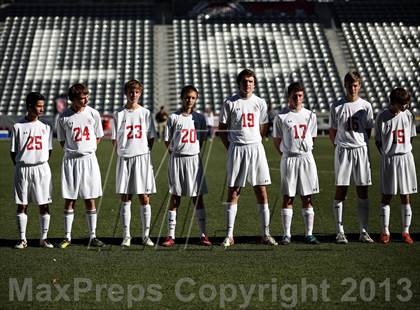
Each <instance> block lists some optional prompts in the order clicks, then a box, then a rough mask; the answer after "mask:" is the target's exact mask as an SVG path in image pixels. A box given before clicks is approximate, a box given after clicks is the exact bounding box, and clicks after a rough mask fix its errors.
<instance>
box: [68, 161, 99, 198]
mask: <svg viewBox="0 0 420 310" xmlns="http://www.w3.org/2000/svg"><path fill="white" fill-rule="evenodd" d="M61 191H62V193H63V198H64V199H72V200H76V199H77V198H78V197H79V198H82V199H94V198H98V197H100V196H102V181H101V171H100V170H99V164H98V160H97V159H96V155H95V154H90V155H87V156H82V157H76V158H67V159H64V160H63V163H62V165H61Z"/></svg>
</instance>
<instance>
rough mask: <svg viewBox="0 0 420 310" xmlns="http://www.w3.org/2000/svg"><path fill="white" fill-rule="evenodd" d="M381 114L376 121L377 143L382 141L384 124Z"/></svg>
mask: <svg viewBox="0 0 420 310" xmlns="http://www.w3.org/2000/svg"><path fill="white" fill-rule="evenodd" d="M381 115H382V114H381V113H379V114H378V116H376V121H375V141H378V142H381V141H382V130H381V128H382V124H381V123H382V122H381V119H382V117H381Z"/></svg>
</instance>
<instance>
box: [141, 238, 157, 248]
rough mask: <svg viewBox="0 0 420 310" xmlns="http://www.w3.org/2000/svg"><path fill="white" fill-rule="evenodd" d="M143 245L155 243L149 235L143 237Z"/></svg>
mask: <svg viewBox="0 0 420 310" xmlns="http://www.w3.org/2000/svg"><path fill="white" fill-rule="evenodd" d="M143 245H145V246H154V245H155V244H154V243H153V241H152V240H151V239H150V238H149V237H144V238H143Z"/></svg>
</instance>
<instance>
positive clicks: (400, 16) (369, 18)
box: [334, 1, 420, 114]
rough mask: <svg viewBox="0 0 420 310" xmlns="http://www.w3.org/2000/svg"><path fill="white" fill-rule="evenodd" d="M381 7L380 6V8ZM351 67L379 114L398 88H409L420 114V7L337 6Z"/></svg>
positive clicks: (408, 4) (391, 4) (406, 4)
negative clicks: (392, 91)
mask: <svg viewBox="0 0 420 310" xmlns="http://www.w3.org/2000/svg"><path fill="white" fill-rule="evenodd" d="M379 4H381V5H379ZM334 7H335V11H336V15H337V18H338V21H339V24H340V26H341V28H342V31H343V34H344V38H345V41H346V45H347V48H348V50H349V54H350V56H351V59H349V62H350V63H351V65H352V67H353V68H354V69H356V70H357V71H359V72H360V73H361V75H362V78H363V89H364V92H365V96H366V98H367V100H368V101H370V102H371V103H372V106H373V109H374V112H375V113H377V112H378V111H380V110H381V109H383V108H384V107H386V106H387V105H388V102H389V99H388V96H389V93H390V91H391V90H392V89H393V88H395V87H404V88H406V89H407V90H408V91H409V92H410V94H411V96H412V102H411V108H412V110H413V112H414V113H416V114H418V112H419V111H420V110H419V108H420V49H419V46H420V25H419V22H418V16H419V15H418V14H419V13H420V3H418V2H415V1H411V2H408V1H401V2H397V1H394V2H391V1H385V2H381V3H378V2H375V1H373V2H372V1H369V2H365V3H362V2H359V3H358V5H357V6H354V5H353V6H352V5H349V4H345V3H340V2H337V3H335V4H334Z"/></svg>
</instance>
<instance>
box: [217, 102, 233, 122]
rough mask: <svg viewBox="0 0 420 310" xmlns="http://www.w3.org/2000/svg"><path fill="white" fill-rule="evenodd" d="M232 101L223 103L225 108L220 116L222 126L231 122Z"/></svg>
mask: <svg viewBox="0 0 420 310" xmlns="http://www.w3.org/2000/svg"><path fill="white" fill-rule="evenodd" d="M229 103H230V101H228V100H225V102H223V107H222V110H221V111H220V116H219V123H221V124H228V122H229V117H230V113H231V112H230V104H229Z"/></svg>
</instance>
